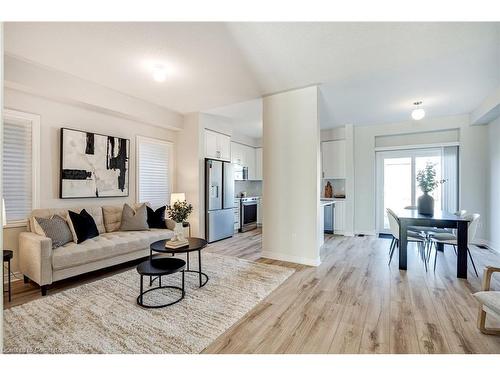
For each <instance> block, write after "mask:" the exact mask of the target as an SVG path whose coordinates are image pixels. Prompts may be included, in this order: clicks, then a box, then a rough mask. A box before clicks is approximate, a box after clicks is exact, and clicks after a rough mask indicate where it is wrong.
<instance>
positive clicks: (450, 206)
mask: <svg viewBox="0 0 500 375" xmlns="http://www.w3.org/2000/svg"><path fill="white" fill-rule="evenodd" d="M428 163H431V164H433V165H434V168H435V170H436V178H437V179H438V180H443V179H444V180H445V181H446V182H445V183H444V184H443V185H439V187H438V188H436V189H435V190H434V191H433V192H432V193H431V195H432V196H433V198H434V201H435V203H434V204H435V206H436V207H440V208H442V209H444V210H447V211H455V210H456V209H457V203H458V147H456V146H450V147H436V148H425V149H419V148H415V149H408V150H395V151H378V152H377V153H376V169H377V192H376V214H377V230H378V231H379V232H388V229H389V222H388V220H387V213H386V209H387V208H393V209H398V208H403V207H407V206H416V205H417V200H418V197H420V195H422V191H421V190H420V188H419V187H418V183H417V179H416V176H417V173H418V171H419V170H421V169H423V168H424V167H425V166H426V165H427V164H428ZM443 198H444V199H443Z"/></svg>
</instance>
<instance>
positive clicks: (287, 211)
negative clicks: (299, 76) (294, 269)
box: [262, 86, 321, 266]
mask: <svg viewBox="0 0 500 375" xmlns="http://www.w3.org/2000/svg"><path fill="white" fill-rule="evenodd" d="M263 104H264V106H263V110H264V111H263V124H264V133H263V172H264V184H263V188H264V191H263V194H262V195H263V206H264V207H263V210H264V217H265V220H266V222H265V225H264V226H263V233H262V237H263V244H262V245H263V246H262V249H263V251H262V256H263V257H266V258H271V259H277V260H284V261H289V262H295V263H301V264H307V265H313V266H317V265H319V264H320V241H319V237H318V225H319V220H320V207H319V196H320V183H319V181H320V169H321V168H320V128H319V120H318V88H317V87H316V86H313V87H306V88H302V89H297V90H292V91H287V92H284V93H280V94H275V95H270V96H267V97H265V98H264V101H263Z"/></svg>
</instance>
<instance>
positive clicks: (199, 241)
mask: <svg viewBox="0 0 500 375" xmlns="http://www.w3.org/2000/svg"><path fill="white" fill-rule="evenodd" d="M187 240H188V241H189V245H186V246H183V247H179V248H178V249H169V248H166V247H165V242H166V241H168V240H160V241H156V242H153V243H152V244H151V245H150V248H151V250H153V251H156V252H159V253H169V254H172V253H189V252H191V251H198V250H201V249H203V248H204V247H205V246H207V241H205V240H204V239H203V238H197V237H188V238H187Z"/></svg>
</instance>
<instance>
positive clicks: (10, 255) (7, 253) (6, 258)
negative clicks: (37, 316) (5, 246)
mask: <svg viewBox="0 0 500 375" xmlns="http://www.w3.org/2000/svg"><path fill="white" fill-rule="evenodd" d="M13 257H14V252H13V251H12V250H4V251H3V262H4V263H5V262H6V263H7V274H8V276H7V279H8V283H9V290H8V291H6V290H4V293H5V292H8V293H9V302H10V301H11V298H12V291H11V290H12V285H11V283H10V260H11V259H12V258H13Z"/></svg>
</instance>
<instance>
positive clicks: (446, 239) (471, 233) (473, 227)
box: [427, 214, 481, 276]
mask: <svg viewBox="0 0 500 375" xmlns="http://www.w3.org/2000/svg"><path fill="white" fill-rule="evenodd" d="M480 218H481V215H479V214H472V215H466V216H464V219H467V220H468V221H469V223H468V227H467V240H468V244H467V254H468V255H469V258H470V261H471V263H472V267H474V272H475V273H476V276H479V274H478V273H477V269H476V265H475V263H474V259H473V258H472V254H471V252H470V249H469V245H470V244H472V242H473V241H474V238H475V237H476V232H477V227H478V225H479V219H480ZM430 241H431V246H430V247H429V253H428V256H427V261H429V258H430V252H431V250H432V245H434V248H435V255H434V271H435V270H436V263H437V253H438V251H437V246H436V244H443V245H444V246H446V245H451V246H453V250H454V251H455V255H457V235H456V233H434V234H433V235H432V236H431V237H430ZM444 246H443V248H444Z"/></svg>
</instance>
